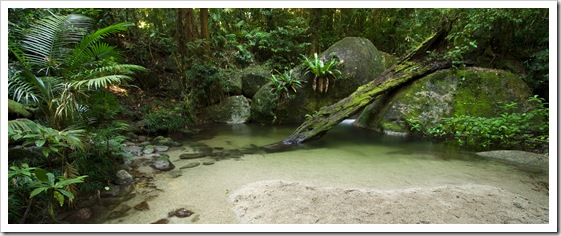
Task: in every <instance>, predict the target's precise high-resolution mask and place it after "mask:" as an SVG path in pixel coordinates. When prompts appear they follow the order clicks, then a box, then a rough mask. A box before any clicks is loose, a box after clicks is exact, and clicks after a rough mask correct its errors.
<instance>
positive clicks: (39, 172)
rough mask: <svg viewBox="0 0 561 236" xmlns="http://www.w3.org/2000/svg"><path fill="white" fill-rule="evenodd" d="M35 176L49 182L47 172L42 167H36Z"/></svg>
mask: <svg viewBox="0 0 561 236" xmlns="http://www.w3.org/2000/svg"><path fill="white" fill-rule="evenodd" d="M34 173H35V177H37V179H38V180H39V181H41V182H47V181H49V178H48V177H47V172H46V171H45V170H43V169H41V168H37V169H35V172H34Z"/></svg>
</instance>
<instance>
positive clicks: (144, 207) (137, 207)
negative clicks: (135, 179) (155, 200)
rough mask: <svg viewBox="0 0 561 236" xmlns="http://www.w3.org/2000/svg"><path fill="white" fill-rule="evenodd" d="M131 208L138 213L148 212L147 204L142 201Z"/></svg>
mask: <svg viewBox="0 0 561 236" xmlns="http://www.w3.org/2000/svg"><path fill="white" fill-rule="evenodd" d="M133 208H134V209H135V210H138V211H148V210H150V206H149V205H148V203H147V202H146V201H142V202H140V203H138V204H136V205H134V207H133Z"/></svg>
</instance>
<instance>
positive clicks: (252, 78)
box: [241, 66, 271, 98]
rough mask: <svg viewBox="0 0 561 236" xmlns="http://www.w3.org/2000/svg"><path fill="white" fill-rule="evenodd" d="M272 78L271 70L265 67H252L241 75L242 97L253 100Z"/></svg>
mask: <svg viewBox="0 0 561 236" xmlns="http://www.w3.org/2000/svg"><path fill="white" fill-rule="evenodd" d="M270 78H271V73H270V70H269V69H267V68H266V67H263V66H250V67H247V68H245V69H244V70H243V71H242V74H241V80H242V95H244V96H245V97H247V98H252V97H253V96H254V95H255V93H257V91H258V90H259V88H261V87H262V86H263V85H265V84H267V83H268V82H269V79H270Z"/></svg>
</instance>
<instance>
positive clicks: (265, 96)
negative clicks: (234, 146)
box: [251, 37, 385, 124]
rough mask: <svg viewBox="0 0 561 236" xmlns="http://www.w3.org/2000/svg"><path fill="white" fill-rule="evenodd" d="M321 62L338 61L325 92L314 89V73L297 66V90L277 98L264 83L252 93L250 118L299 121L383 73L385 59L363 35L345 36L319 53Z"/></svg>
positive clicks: (272, 121)
mask: <svg viewBox="0 0 561 236" xmlns="http://www.w3.org/2000/svg"><path fill="white" fill-rule="evenodd" d="M319 58H321V59H322V61H324V62H325V61H328V60H330V59H332V58H333V59H335V60H338V61H339V63H340V65H338V66H337V67H336V68H337V69H338V70H340V71H341V74H340V75H337V79H333V78H330V79H329V87H328V90H327V92H325V93H321V92H319V91H314V90H313V88H312V84H313V81H314V77H315V76H314V75H313V74H312V73H309V72H306V70H305V68H303V67H302V66H298V67H296V68H294V69H293V76H294V77H296V78H301V80H303V83H302V86H301V87H299V88H297V91H296V92H290V93H289V96H288V97H287V98H280V97H278V96H277V95H276V94H274V92H273V88H272V85H271V83H267V84H265V85H263V86H262V87H261V88H260V89H259V90H258V91H257V92H256V94H255V95H254V96H253V98H252V103H251V120H252V121H254V122H257V123H262V124H300V123H302V122H303V121H305V120H306V117H307V115H313V114H314V113H315V112H316V111H318V110H319V109H320V108H322V107H324V106H328V105H331V104H334V103H336V102H337V101H339V100H341V99H343V98H345V97H347V96H348V95H350V94H351V93H353V92H354V91H355V90H356V89H357V88H358V87H360V86H362V85H364V84H367V83H368V82H370V81H372V80H374V79H376V78H377V77H378V76H379V75H380V74H381V73H382V72H384V70H385V68H384V60H383V57H382V55H381V53H380V52H379V51H378V49H376V47H375V46H374V45H373V44H372V43H371V42H370V41H369V40H368V39H365V38H356V37H347V38H344V39H342V40H340V41H339V42H337V43H335V44H333V45H332V46H331V47H329V48H328V49H327V50H326V51H324V52H322V53H321V54H320V55H319Z"/></svg>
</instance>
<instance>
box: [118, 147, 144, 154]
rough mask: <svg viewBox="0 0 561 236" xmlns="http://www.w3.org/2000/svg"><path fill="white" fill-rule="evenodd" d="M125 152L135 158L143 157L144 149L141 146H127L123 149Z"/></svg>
mask: <svg viewBox="0 0 561 236" xmlns="http://www.w3.org/2000/svg"><path fill="white" fill-rule="evenodd" d="M122 149H123V150H124V151H128V152H130V153H131V154H132V155H133V156H141V155H142V147H139V146H127V147H122Z"/></svg>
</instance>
